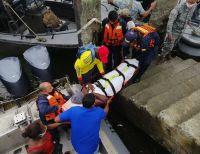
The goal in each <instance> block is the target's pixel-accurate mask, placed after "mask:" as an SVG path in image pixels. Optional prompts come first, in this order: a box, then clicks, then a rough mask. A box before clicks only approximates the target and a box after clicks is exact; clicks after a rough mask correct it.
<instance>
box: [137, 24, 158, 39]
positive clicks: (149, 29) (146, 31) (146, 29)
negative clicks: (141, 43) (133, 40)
mask: <svg viewBox="0 0 200 154" xmlns="http://www.w3.org/2000/svg"><path fill="white" fill-rule="evenodd" d="M133 29H134V30H135V31H138V32H140V33H142V34H143V38H144V37H145V36H147V35H148V34H150V33H153V32H155V31H156V28H155V27H152V26H150V25H149V24H143V25H141V26H137V27H134V28H133Z"/></svg>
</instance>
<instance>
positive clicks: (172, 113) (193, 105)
mask: <svg viewBox="0 0 200 154" xmlns="http://www.w3.org/2000/svg"><path fill="white" fill-rule="evenodd" d="M198 78H199V80H200V76H198ZM199 100H200V89H198V90H197V91H195V92H193V93H192V94H191V95H189V96H187V97H183V98H182V99H181V100H179V101H177V102H175V103H174V104H172V105H171V106H169V107H168V108H167V109H165V110H163V111H162V112H160V113H159V115H158V116H157V117H158V119H160V121H163V122H164V123H166V124H168V125H169V126H170V127H175V126H177V125H179V124H181V123H183V122H185V121H187V120H188V119H190V118H192V117H193V116H194V115H195V114H197V113H199V111H200V103H199Z"/></svg>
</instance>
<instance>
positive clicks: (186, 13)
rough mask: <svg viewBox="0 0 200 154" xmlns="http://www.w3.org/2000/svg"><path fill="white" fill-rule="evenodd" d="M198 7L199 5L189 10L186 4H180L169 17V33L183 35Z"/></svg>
mask: <svg viewBox="0 0 200 154" xmlns="http://www.w3.org/2000/svg"><path fill="white" fill-rule="evenodd" d="M196 7H197V4H195V5H194V6H193V7H192V8H188V7H187V6H186V3H181V4H178V5H177V6H176V7H175V8H174V9H173V10H172V11H171V13H170V15H169V20H168V23H167V32H168V33H178V34H180V33H182V32H183V30H184V29H185V27H186V26H187V24H188V23H189V22H190V20H191V18H192V15H193V13H194V11H195V9H196Z"/></svg>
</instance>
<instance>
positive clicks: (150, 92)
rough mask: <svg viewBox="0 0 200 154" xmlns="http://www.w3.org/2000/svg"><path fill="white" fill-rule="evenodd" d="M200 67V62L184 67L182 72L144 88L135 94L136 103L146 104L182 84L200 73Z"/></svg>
mask: <svg viewBox="0 0 200 154" xmlns="http://www.w3.org/2000/svg"><path fill="white" fill-rule="evenodd" d="M199 68H200V64H199V63H197V64H196V65H193V66H191V67H189V68H186V69H183V70H182V71H181V72H178V73H176V74H174V75H173V76H171V77H170V78H166V79H165V80H162V81H160V82H158V83H157V84H154V85H152V86H150V87H148V88H146V89H144V90H141V91H140V92H138V93H136V94H135V95H134V94H133V98H134V100H135V103H136V104H137V105H145V104H146V103H147V102H148V100H149V99H151V98H152V97H154V96H157V95H160V94H162V93H164V92H166V91H169V90H170V89H171V88H172V87H174V86H176V85H178V84H181V83H182V82H184V81H186V80H189V79H190V78H192V77H194V76H196V75H198V74H200V69H199ZM160 76H161V75H160ZM163 77H164V76H163ZM149 82H150V81H149ZM133 89H134V88H133ZM160 99H161V100H162V99H163V98H162V97H160Z"/></svg>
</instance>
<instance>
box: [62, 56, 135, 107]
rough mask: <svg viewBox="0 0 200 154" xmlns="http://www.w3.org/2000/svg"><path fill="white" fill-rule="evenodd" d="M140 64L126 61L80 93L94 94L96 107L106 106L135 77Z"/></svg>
mask: <svg viewBox="0 0 200 154" xmlns="http://www.w3.org/2000/svg"><path fill="white" fill-rule="evenodd" d="M138 63H139V62H138V60H136V59H126V60H125V61H124V62H123V63H121V64H120V65H119V66H118V67H117V68H116V69H114V70H113V71H111V72H109V73H107V74H105V75H104V76H103V77H102V78H100V79H99V80H97V81H96V82H95V83H93V84H90V85H89V86H85V87H82V89H80V91H82V93H83V94H86V93H93V94H94V95H95V97H96V101H95V105H96V106H98V105H104V104H105V103H106V102H107V100H108V99H109V98H110V97H113V96H114V95H115V94H117V93H118V92H119V91H120V90H121V89H122V87H123V86H124V85H125V84H126V83H127V82H128V81H129V80H130V79H131V78H132V77H133V75H134V74H135V73H136V70H137V68H138ZM69 101H70V100H69ZM67 103H68V102H67ZM67 103H66V104H67ZM66 104H64V106H66ZM64 106H63V108H64Z"/></svg>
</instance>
